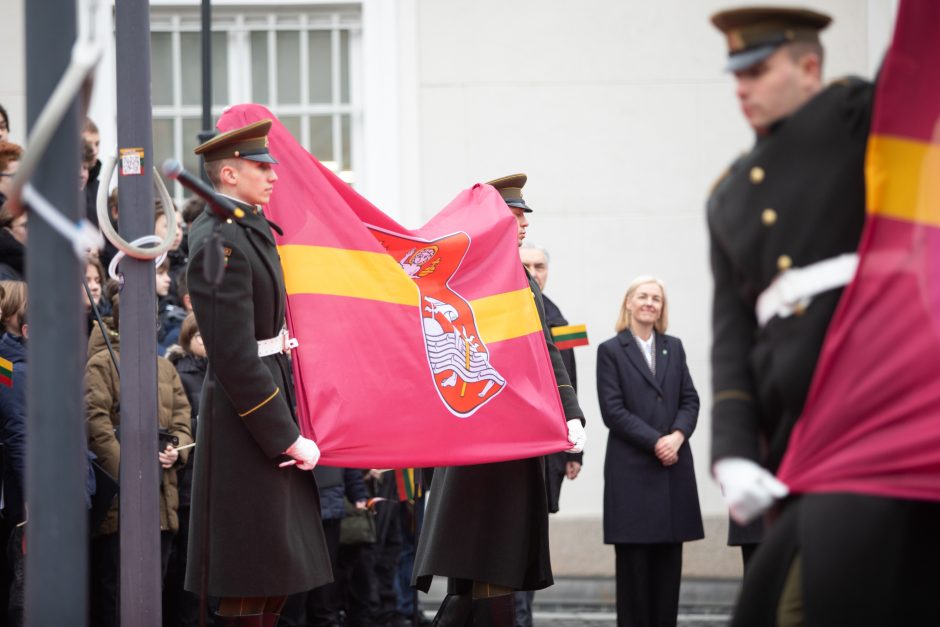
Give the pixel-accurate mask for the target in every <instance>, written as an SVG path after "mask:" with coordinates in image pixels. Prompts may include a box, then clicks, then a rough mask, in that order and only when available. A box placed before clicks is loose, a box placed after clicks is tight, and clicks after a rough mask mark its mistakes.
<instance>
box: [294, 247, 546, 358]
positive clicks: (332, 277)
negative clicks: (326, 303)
mask: <svg viewBox="0 0 940 627" xmlns="http://www.w3.org/2000/svg"><path fill="white" fill-rule="evenodd" d="M278 251H279V252H280V254H281V266H282V267H283V268H284V283H285V285H286V288H287V293H288V294H290V295H293V294H328V295H332V296H349V297H353V298H363V299H366V300H376V301H380V302H384V303H393V304H396V305H411V306H413V307H418V306H419V302H418V296H419V292H418V287H417V286H416V285H415V284H414V281H413V280H412V279H410V278H409V277H408V275H406V274H405V273H404V272H403V271H402V269H401V266H400V265H398V263H397V262H396V261H395V260H394V259H392V257H391V256H389V255H387V254H385V253H373V252H367V251H361V250H347V249H343V248H331V247H326V246H302V245H296V244H295V245H289V246H278ZM470 306H471V307H472V308H473V313H474V315H475V317H476V323H477V331H478V333H479V334H480V338H481V339H482V340H483V341H484V342H486V343H491V342H502V341H504V340H511V339H513V338H516V337H522V336H523V335H528V334H530V333H534V332H536V331H541V329H542V324H541V322H540V321H539V315H538V311H537V310H536V308H535V300H534V297H533V296H532V291H531V290H530V289H529V288H528V287H526V288H523V289H521V290H516V291H513V292H505V293H502V294H494V295H493V296H486V297H484V298H478V299H477V300H473V301H470Z"/></svg>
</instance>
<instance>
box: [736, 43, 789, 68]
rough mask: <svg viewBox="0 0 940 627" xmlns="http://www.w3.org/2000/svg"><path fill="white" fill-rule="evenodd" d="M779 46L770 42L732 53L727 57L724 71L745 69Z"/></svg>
mask: <svg viewBox="0 0 940 627" xmlns="http://www.w3.org/2000/svg"><path fill="white" fill-rule="evenodd" d="M779 47H780V46H779V45H777V44H770V45H767V46H761V47H759V48H754V49H752V50H746V51H744V52H739V53H737V54H733V55H731V56H730V57H728V64H727V65H726V66H725V72H740V71H741V70H746V69H747V68H749V67H751V66H752V65H756V64H757V63H760V62H761V61H763V60H764V59H766V58H767V57H769V56H770V55H772V54H773V53H774V50H776V49H777V48H779Z"/></svg>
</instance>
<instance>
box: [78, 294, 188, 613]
mask: <svg viewBox="0 0 940 627" xmlns="http://www.w3.org/2000/svg"><path fill="white" fill-rule="evenodd" d="M112 312H113V316H112V318H111V319H109V325H108V326H109V328H108V335H109V336H110V337H109V338H108V339H109V340H110V342H111V346H112V347H113V348H114V351H115V354H116V355H117V356H118V358H120V337H119V335H118V332H117V322H118V318H119V303H118V298H117V296H114V297H113V298H112ZM88 355H89V359H88V364H87V365H86V367H85V409H86V417H87V420H88V446H89V448H90V449H91V450H92V452H93V453H94V454H95V455H97V456H98V463H99V464H101V466H102V467H103V468H104V470H105V471H107V472H108V473H109V474H110V475H111V476H113V477H117V476H118V472H119V468H120V462H121V444H120V440H119V430H120V423H121V414H120V403H121V397H120V392H121V382H120V377H119V373H118V368H117V366H116V365H115V363H114V361H113V360H112V358H111V354H110V352H109V351H108V349H107V346H106V344H105V341H104V336H103V335H102V333H101V329H100V328H98V327H95V328H94V329H93V330H92V333H91V338H90V339H89V342H88ZM157 398H158V402H159V405H158V408H157V419H158V421H159V427H160V428H161V429H165V430H166V431H167V433H169V434H170V435H171V436H176V437H177V438H178V440H179V441H178V444H177V447H183V446H185V445H187V444H190V443H191V442H192V441H193V439H192V432H191V430H190V407H189V401H187V400H186V392H185V391H184V390H183V384H182V382H181V381H180V378H179V375H178V374H177V373H176V369H175V368H174V367H173V365H172V364H171V363H170V362H169V361H167V360H166V359H161V358H158V359H157ZM188 452H189V451H188V450H183V451H177V450H176V449H175V448H174V447H172V446H167V447H166V448H164V450H162V451H159V452H158V453H157V454H156V458H157V459H155V460H154V461H155V462H157V463H159V464H160V466H161V467H162V469H163V476H162V478H161V482H160V548H161V557H162V568H163V573H164V574H165V572H166V566H167V560H168V558H169V554H170V546H171V540H172V536H173V534H175V533H176V532H177V531H178V530H179V519H178V514H177V509H178V507H179V497H178V493H177V470H178V469H179V468H181V467H182V466H183V465H185V463H186V460H187V458H188ZM119 500H120V499H119V498H118V499H115V501H114V503H113V504H112V506H111V509H110V511H109V512H108V515H107V516H106V517H105V519H104V522H102V523H101V525H100V526H99V527H98V528H97V529H93V530H92V548H91V567H92V575H91V585H92V603H91V606H92V620H91V622H92V624H94V625H99V626H112V625H114V626H116V625H117V591H118V561H119V560H118V557H119V553H118V533H117V532H118V507H119Z"/></svg>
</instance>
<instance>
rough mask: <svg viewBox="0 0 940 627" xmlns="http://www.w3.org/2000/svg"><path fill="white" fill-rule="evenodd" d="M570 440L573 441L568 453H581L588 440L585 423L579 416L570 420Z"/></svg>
mask: <svg viewBox="0 0 940 627" xmlns="http://www.w3.org/2000/svg"><path fill="white" fill-rule="evenodd" d="M568 442H570V443H571V448H569V449H568V450H567V451H565V452H566V453H580V452H581V451H583V450H584V443H585V442H587V433H585V432H584V425H583V424H581V421H580V420H579V419H577V418H575V419H574V420H569V421H568Z"/></svg>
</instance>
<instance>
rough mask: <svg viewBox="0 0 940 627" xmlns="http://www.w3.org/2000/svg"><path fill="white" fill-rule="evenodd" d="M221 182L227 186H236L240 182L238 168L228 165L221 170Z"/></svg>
mask: <svg viewBox="0 0 940 627" xmlns="http://www.w3.org/2000/svg"><path fill="white" fill-rule="evenodd" d="M219 181H221V182H222V183H223V184H225V185H235V183H236V182H238V168H236V167H235V166H234V165H232V164H230V163H226V164H224V165H222V167H221V168H219Z"/></svg>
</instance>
